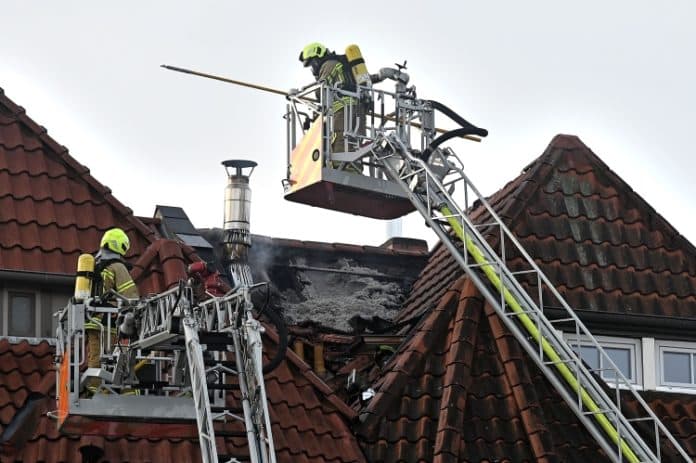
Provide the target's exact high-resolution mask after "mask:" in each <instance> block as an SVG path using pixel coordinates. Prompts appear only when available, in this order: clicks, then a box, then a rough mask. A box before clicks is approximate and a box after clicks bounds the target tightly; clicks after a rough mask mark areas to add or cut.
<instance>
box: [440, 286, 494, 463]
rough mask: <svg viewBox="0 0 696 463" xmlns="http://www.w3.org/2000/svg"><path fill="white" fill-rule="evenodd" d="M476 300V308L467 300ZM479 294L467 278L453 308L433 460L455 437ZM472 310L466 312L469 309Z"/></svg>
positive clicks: (462, 408) (479, 309) (462, 407)
mask: <svg viewBox="0 0 696 463" xmlns="http://www.w3.org/2000/svg"><path fill="white" fill-rule="evenodd" d="M472 299H476V300H477V301H478V304H476V305H477V306H478V307H471V308H470V305H469V302H470V301H471V300H472ZM482 305H483V297H482V296H481V295H480V294H479V292H478V290H477V289H476V286H475V285H474V284H473V282H472V281H471V280H470V279H469V278H467V279H466V282H465V283H464V285H463V288H462V292H461V294H460V296H459V301H458V303H457V309H456V311H455V313H454V317H453V325H454V326H453V327H452V335H451V336H452V339H453V342H451V343H450V344H449V346H448V347H449V349H448V351H447V354H446V355H445V361H446V362H447V366H446V367H445V373H444V377H443V392H442V397H441V398H440V413H439V416H438V420H437V430H436V431H435V448H434V449H433V455H434V456H435V458H436V459H437V458H438V456H439V455H440V454H443V453H450V454H452V455H454V456H457V457H458V454H455V453H453V452H452V451H451V446H450V444H451V442H456V441H457V440H458V439H459V435H460V433H461V431H460V420H461V419H462V418H463V416H464V414H465V410H466V405H467V399H468V395H464V398H463V400H462V399H461V394H460V391H461V390H465V391H468V390H469V389H470V387H471V382H472V376H471V369H472V368H471V366H472V364H473V359H474V349H473V346H475V345H476V341H477V339H478V329H477V328H478V326H479V322H480V318H481V312H482ZM472 311H473V313H470V312H472Z"/></svg>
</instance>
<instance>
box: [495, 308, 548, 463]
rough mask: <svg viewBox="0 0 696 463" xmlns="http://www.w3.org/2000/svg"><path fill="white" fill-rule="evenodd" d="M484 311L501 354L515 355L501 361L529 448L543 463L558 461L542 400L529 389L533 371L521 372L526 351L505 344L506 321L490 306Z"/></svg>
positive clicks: (513, 344)
mask: <svg viewBox="0 0 696 463" xmlns="http://www.w3.org/2000/svg"><path fill="white" fill-rule="evenodd" d="M483 310H484V312H485V314H486V317H487V318H488V325H489V327H490V329H491V333H492V334H493V339H494V343H495V346H496V348H497V349H498V352H499V353H500V352H505V350H514V351H515V352H512V353H510V354H511V355H509V358H507V359H502V358H501V360H502V364H503V371H504V372H505V376H506V378H507V382H508V384H509V385H510V386H511V389H512V392H513V394H512V395H513V399H514V401H515V403H516V404H517V408H518V410H519V416H520V418H521V420H522V426H523V427H524V429H525V432H526V434H527V436H528V437H529V447H530V448H531V450H532V452H533V454H534V457H535V459H536V461H540V460H541V459H542V458H554V457H556V454H555V452H554V450H553V448H554V445H553V439H552V436H551V433H550V432H549V431H548V429H546V426H545V424H544V422H543V420H542V419H541V417H540V415H542V416H543V410H542V408H541V400H540V398H539V396H538V394H537V391H536V389H534V388H533V387H525V386H529V385H531V384H533V381H532V378H531V377H530V375H529V370H528V369H527V368H520V364H519V362H517V361H516V359H517V358H522V349H521V347H520V345H519V343H518V342H517V340H515V342H513V343H511V344H505V343H504V338H505V337H506V336H509V331H508V330H507V329H506V328H505V327H504V325H503V322H502V320H501V319H500V317H499V316H498V314H497V313H496V312H495V310H494V309H493V308H492V307H491V305H490V304H489V303H486V304H485V305H484V308H483ZM532 408H534V409H536V410H537V413H533V412H530V409H532Z"/></svg>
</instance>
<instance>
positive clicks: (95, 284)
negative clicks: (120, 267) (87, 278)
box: [92, 258, 123, 297]
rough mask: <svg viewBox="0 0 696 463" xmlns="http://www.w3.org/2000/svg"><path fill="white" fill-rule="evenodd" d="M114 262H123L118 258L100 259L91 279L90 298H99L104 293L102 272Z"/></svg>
mask: <svg viewBox="0 0 696 463" xmlns="http://www.w3.org/2000/svg"><path fill="white" fill-rule="evenodd" d="M115 262H123V261H122V260H121V259H118V258H111V259H102V260H100V261H99V262H97V263H96V265H95V266H94V276H93V277H92V297H97V296H101V295H102V293H103V292H104V280H103V279H102V271H104V269H105V268H106V267H108V266H109V265H111V264H113V263H115Z"/></svg>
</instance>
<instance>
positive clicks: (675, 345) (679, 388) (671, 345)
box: [655, 340, 696, 394]
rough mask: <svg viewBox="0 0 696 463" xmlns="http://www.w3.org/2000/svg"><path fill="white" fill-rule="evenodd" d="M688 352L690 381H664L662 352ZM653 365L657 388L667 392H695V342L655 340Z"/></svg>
mask: <svg viewBox="0 0 696 463" xmlns="http://www.w3.org/2000/svg"><path fill="white" fill-rule="evenodd" d="M666 352H672V353H676V354H689V361H690V366H691V378H692V381H693V382H691V383H676V382H667V381H665V369H664V363H665V362H664V355H663V354H664V353H666ZM655 357H656V358H655V366H656V369H657V375H656V376H657V378H656V379H657V390H660V391H669V392H685V393H689V394H694V393H696V365H695V360H696V343H694V342H686V341H667V340H655Z"/></svg>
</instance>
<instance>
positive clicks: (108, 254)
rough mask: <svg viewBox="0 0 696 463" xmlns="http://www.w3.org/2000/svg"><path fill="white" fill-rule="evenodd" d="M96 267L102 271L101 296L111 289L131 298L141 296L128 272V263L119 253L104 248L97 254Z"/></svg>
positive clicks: (100, 276) (100, 278) (99, 276)
mask: <svg viewBox="0 0 696 463" xmlns="http://www.w3.org/2000/svg"><path fill="white" fill-rule="evenodd" d="M96 269H97V270H98V271H100V273H99V275H98V278H99V280H101V288H100V290H101V291H99V292H100V294H97V295H98V296H101V295H103V294H106V293H107V292H108V291H110V290H112V289H113V290H114V291H116V292H117V293H119V294H121V295H122V296H125V297H127V298H129V299H137V298H139V297H140V294H139V293H138V287H137V286H135V282H134V281H133V279H132V278H131V276H130V273H128V269H127V268H126V265H125V263H124V261H123V259H122V258H121V256H119V255H118V254H116V253H115V252H112V251H110V250H108V249H102V250H101V251H99V254H97V259H96Z"/></svg>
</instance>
